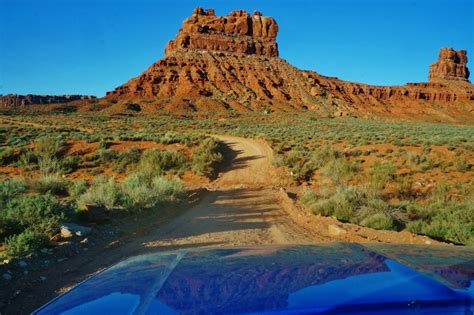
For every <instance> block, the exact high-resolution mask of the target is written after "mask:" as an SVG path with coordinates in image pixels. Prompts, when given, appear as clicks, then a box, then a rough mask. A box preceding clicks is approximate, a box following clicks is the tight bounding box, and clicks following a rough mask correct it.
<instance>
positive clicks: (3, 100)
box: [0, 94, 96, 109]
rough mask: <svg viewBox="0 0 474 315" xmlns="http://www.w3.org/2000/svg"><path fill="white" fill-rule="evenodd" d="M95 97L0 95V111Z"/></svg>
mask: <svg viewBox="0 0 474 315" xmlns="http://www.w3.org/2000/svg"><path fill="white" fill-rule="evenodd" d="M95 98H96V97H95V96H86V95H32V94H27V95H18V94H7V95H0V109H11V108H19V107H27V106H29V105H41V104H64V103H70V102H74V101H80V100H93V99H95Z"/></svg>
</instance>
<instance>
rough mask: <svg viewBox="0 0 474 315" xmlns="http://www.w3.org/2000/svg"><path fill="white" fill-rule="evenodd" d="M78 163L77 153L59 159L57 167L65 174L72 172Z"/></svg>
mask: <svg viewBox="0 0 474 315" xmlns="http://www.w3.org/2000/svg"><path fill="white" fill-rule="evenodd" d="M78 165H79V157H78V156H77V155H68V156H66V157H64V158H62V159H61V160H60V161H59V167H60V169H61V170H62V172H63V173H65V174H69V173H72V172H74V171H75V170H76V169H77V167H78Z"/></svg>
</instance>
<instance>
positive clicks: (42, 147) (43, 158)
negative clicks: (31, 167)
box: [33, 137, 63, 176]
mask: <svg viewBox="0 0 474 315" xmlns="http://www.w3.org/2000/svg"><path fill="white" fill-rule="evenodd" d="M62 145H63V142H62V141H61V140H60V139H59V138H53V137H41V138H38V139H36V141H35V143H34V150H33V152H34V155H35V157H36V159H37V161H38V167H39V169H40V171H41V173H42V174H43V175H45V176H46V175H51V174H56V173H59V172H60V171H61V164H60V162H59V160H58V158H57V155H58V154H59V151H60V150H61V148H62Z"/></svg>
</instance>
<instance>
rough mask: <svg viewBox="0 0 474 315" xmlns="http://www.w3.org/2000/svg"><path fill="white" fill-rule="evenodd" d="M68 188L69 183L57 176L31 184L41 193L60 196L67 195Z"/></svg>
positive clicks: (40, 179) (44, 177) (43, 178)
mask: <svg viewBox="0 0 474 315" xmlns="http://www.w3.org/2000/svg"><path fill="white" fill-rule="evenodd" d="M67 186H68V183H67V181H66V180H64V179H62V178H61V177H59V176H57V175H46V176H43V177H40V178H38V179H35V180H32V181H31V182H30V187H31V188H32V189H34V190H35V191H37V192H39V193H42V194H45V193H48V192H49V193H52V194H53V195H60V196H63V195H65V194H66V193H67Z"/></svg>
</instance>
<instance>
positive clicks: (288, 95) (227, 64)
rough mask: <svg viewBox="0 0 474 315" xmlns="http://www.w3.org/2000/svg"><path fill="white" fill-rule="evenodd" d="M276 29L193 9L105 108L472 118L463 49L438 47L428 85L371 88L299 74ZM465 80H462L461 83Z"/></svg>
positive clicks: (252, 18) (253, 17)
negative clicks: (282, 54) (284, 55)
mask: <svg viewBox="0 0 474 315" xmlns="http://www.w3.org/2000/svg"><path fill="white" fill-rule="evenodd" d="M277 34H278V25H277V23H276V21H275V20H274V19H272V18H270V17H266V16H263V15H262V14H261V13H260V12H255V13H253V14H249V13H247V12H245V11H242V10H238V11H234V12H231V13H230V14H229V15H227V16H216V15H215V13H214V10H212V9H208V10H203V9H202V8H199V7H198V8H196V9H195V10H194V12H193V14H192V16H191V17H189V18H187V19H186V20H185V21H184V22H183V25H182V28H181V29H180V31H179V33H178V35H177V36H176V38H175V39H173V40H171V41H170V42H169V43H168V45H167V46H166V49H165V57H164V58H163V59H161V60H159V61H157V62H156V63H155V64H153V65H152V66H151V67H150V68H148V69H147V70H146V71H145V72H144V73H143V74H141V75H140V76H138V77H136V78H133V79H131V80H130V81H128V82H127V83H125V84H124V85H122V86H120V87H118V88H116V89H115V90H114V91H112V92H108V93H107V96H106V98H105V101H108V102H111V103H113V105H111V106H110V108H109V110H111V111H117V112H121V111H124V110H126V108H127V107H126V106H124V105H125V104H129V103H130V102H133V103H138V104H140V105H141V107H140V109H144V112H160V111H165V112H201V111H205V112H218V113H225V112H228V109H229V108H232V109H233V110H237V111H240V112H242V111H267V110H270V111H291V110H311V111H316V112H323V113H328V112H329V113H334V114H335V115H337V116H345V115H357V116H373V115H387V116H390V115H396V116H402V117H404V118H407V119H412V118H413V117H415V116H417V117H421V118H425V117H426V118H430V119H431V118H434V119H436V120H451V121H456V120H458V118H456V117H462V119H474V88H473V85H471V84H470V83H469V82H468V81H467V78H468V75H469V72H468V70H467V67H466V63H467V57H466V52H465V51H454V50H451V49H442V50H441V52H440V60H439V61H438V62H437V63H435V64H433V65H431V67H430V81H434V82H430V83H409V84H407V85H404V86H372V85H367V84H360V83H354V82H348V81H343V80H339V79H337V78H333V77H326V76H322V75H320V74H318V73H316V72H313V71H302V70H299V69H297V68H295V67H293V66H291V65H290V64H289V63H287V62H286V61H285V60H283V59H281V58H279V55H278V46H277V43H276V37H277ZM462 78H464V80H463V79H462Z"/></svg>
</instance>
